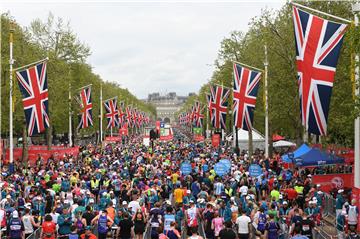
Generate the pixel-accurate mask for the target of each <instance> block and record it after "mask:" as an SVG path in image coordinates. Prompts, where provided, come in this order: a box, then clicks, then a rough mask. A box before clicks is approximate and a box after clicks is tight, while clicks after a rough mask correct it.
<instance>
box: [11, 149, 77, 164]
mask: <svg viewBox="0 0 360 239" xmlns="http://www.w3.org/2000/svg"><path fill="white" fill-rule="evenodd" d="M65 154H67V155H73V156H77V155H78V154H79V147H78V146H75V147H72V148H65V147H64V146H53V147H51V150H48V149H47V146H29V149H28V159H29V164H35V162H36V160H37V158H38V157H39V155H40V156H41V157H42V158H43V159H44V160H45V161H47V160H48V159H49V158H50V157H51V156H53V157H54V159H62V158H63V157H64V155H65ZM21 157H22V148H14V160H21ZM5 161H6V162H8V161H9V149H7V150H6V156H5Z"/></svg>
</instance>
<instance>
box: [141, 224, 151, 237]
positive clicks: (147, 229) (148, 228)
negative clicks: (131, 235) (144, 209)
mask: <svg viewBox="0 0 360 239" xmlns="http://www.w3.org/2000/svg"><path fill="white" fill-rule="evenodd" d="M150 221H151V219H150V220H149V221H148V222H147V223H146V228H145V232H144V236H143V239H151V223H150Z"/></svg>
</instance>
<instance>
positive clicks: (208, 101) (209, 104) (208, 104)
mask: <svg viewBox="0 0 360 239" xmlns="http://www.w3.org/2000/svg"><path fill="white" fill-rule="evenodd" d="M206 102H207V110H208V112H209V118H210V119H211V102H212V100H211V95H210V94H206Z"/></svg>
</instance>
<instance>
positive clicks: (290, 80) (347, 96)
mask: <svg viewBox="0 0 360 239" xmlns="http://www.w3.org/2000/svg"><path fill="white" fill-rule="evenodd" d="M301 4H306V5H308V6H309V7H312V8H315V9H319V10H321V11H324V12H328V13H330V14H333V15H337V16H340V17H343V18H346V19H352V18H353V16H352V12H351V3H350V2H341V1H336V2H335V1H309V2H303V1H302V2H301ZM291 10H292V8H291V5H290V4H285V5H284V6H283V7H282V8H281V9H280V10H279V11H269V10H263V11H262V14H261V15H260V16H257V17H255V18H253V19H252V20H251V22H250V24H249V30H248V31H247V32H246V33H243V32H239V31H233V32H231V33H230V35H229V36H228V37H226V38H224V39H223V41H222V42H221V46H220V49H219V54H218V57H217V59H216V60H215V65H216V69H215V71H214V72H213V75H212V78H211V82H210V83H212V84H213V83H214V84H223V85H224V86H227V87H231V82H232V80H233V76H232V62H233V61H239V62H242V63H245V64H247V65H251V66H254V67H257V68H260V69H264V65H263V62H264V45H265V44H266V45H267V48H268V62H269V66H268V99H269V100H268V103H269V125H270V129H271V130H270V134H271V133H272V132H274V133H278V134H281V135H284V136H286V137H288V138H291V139H297V141H300V140H301V137H302V134H303V127H302V125H301V121H300V106H299V94H298V86H297V74H296V66H295V44H294V41H295V40H294V33H293V23H292V12H291ZM359 39H360V31H359V30H358V29H355V28H354V27H351V28H350V29H349V30H348V32H347V33H346V35H345V38H344V43H343V47H342V50H341V53H340V58H339V62H338V67H337V71H336V75H335V82H334V87H333V93H332V98H331V103H330V112H329V120H328V136H327V137H325V138H324V141H326V142H327V143H335V144H341V145H352V144H353V139H354V133H353V128H354V116H355V115H359V112H360V110H358V109H359V108H360V107H359V106H360V103H358V102H360V101H359V99H357V104H355V101H354V99H353V94H352V90H353V84H352V81H351V78H352V76H351V73H352V72H351V68H353V66H354V64H350V62H353V61H352V59H351V55H352V54H351V53H354V52H359V48H360V44H359ZM263 83H264V80H263V79H262V84H261V85H260V89H259V92H258V97H257V103H256V109H255V113H254V114H255V115H254V128H256V129H258V130H259V131H261V132H264V117H265V115H264V87H263ZM206 92H209V83H208V84H205V85H204V86H203V87H202V88H201V90H200V92H199V100H200V101H201V102H203V103H206V99H205V94H206ZM191 100H193V99H189V101H191ZM229 100H230V101H229V102H232V99H229ZM355 106H357V107H355ZM184 109H186V108H184ZM356 109H357V110H356ZM229 110H230V106H229ZM230 118H231V117H227V125H228V126H230V120H231V119H230ZM228 128H230V127H228ZM228 131H229V130H228Z"/></svg>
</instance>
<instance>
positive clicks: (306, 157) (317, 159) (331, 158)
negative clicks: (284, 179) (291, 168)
mask: <svg viewBox="0 0 360 239" xmlns="http://www.w3.org/2000/svg"><path fill="white" fill-rule="evenodd" d="M294 163H295V164H296V165H297V166H318V165H329V164H341V163H344V159H343V158H339V157H337V156H335V155H332V154H327V153H325V152H322V151H320V150H319V149H315V148H313V149H311V150H310V151H309V152H307V153H306V154H303V155H301V156H299V157H294Z"/></svg>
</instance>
